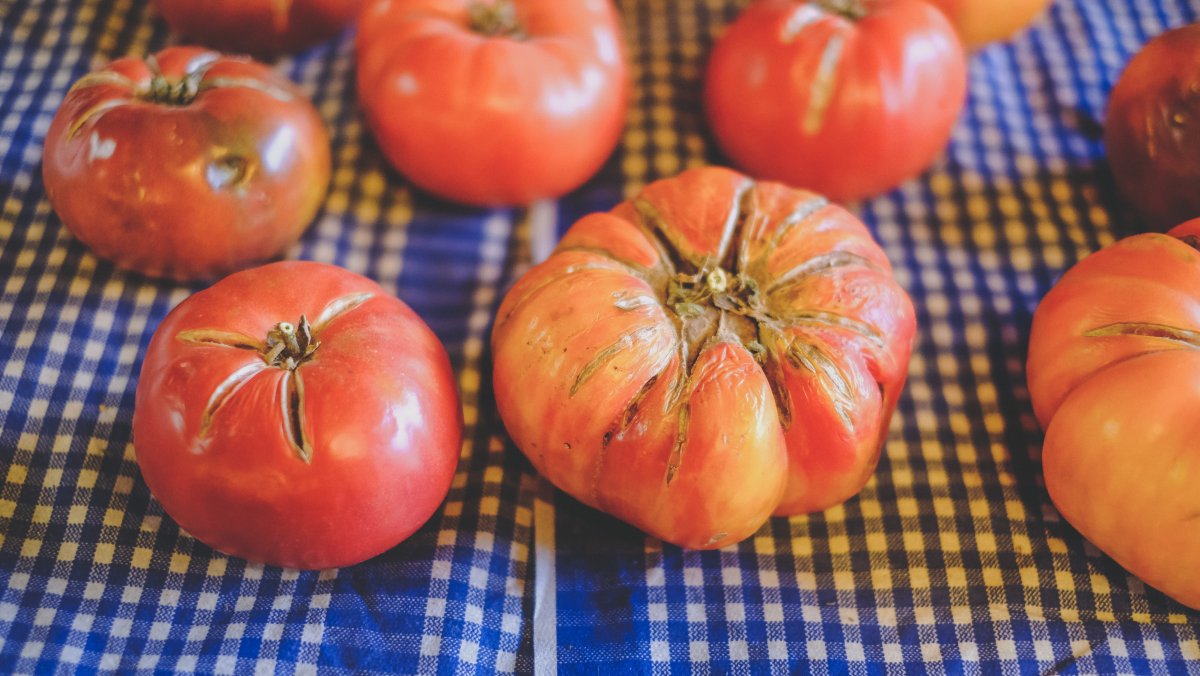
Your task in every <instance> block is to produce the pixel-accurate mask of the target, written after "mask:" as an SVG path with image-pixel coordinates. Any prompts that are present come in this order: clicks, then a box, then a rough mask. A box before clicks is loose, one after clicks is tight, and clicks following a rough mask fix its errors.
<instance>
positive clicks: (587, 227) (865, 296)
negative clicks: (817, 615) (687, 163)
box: [492, 168, 915, 549]
mask: <svg viewBox="0 0 1200 676" xmlns="http://www.w3.org/2000/svg"><path fill="white" fill-rule="evenodd" d="M914 330H915V320H914V316H913V307H912V303H911V301H910V300H909V297H908V295H907V294H906V293H905V292H904V290H903V289H901V288H900V286H899V285H898V284H897V283H896V281H895V279H893V277H892V272H891V266H890V265H889V263H888V259H887V258H886V257H885V255H884V253H883V251H882V250H881V249H880V248H879V246H878V245H877V244H876V243H875V241H874V240H873V239H872V238H871V235H870V232H869V231H868V230H867V228H866V227H865V226H864V225H863V224H862V223H861V222H860V221H859V220H858V219H856V218H855V217H854V216H853V215H851V214H850V213H849V212H848V211H846V210H844V209H842V208H841V207H838V206H834V205H831V204H829V203H828V202H827V201H826V200H825V199H823V198H821V197H818V196H817V195H814V194H812V193H809V192H805V191H801V190H793V189H791V188H788V187H785V186H783V185H781V184H778V183H754V182H753V181H751V180H750V179H748V178H747V177H745V176H743V175H741V174H738V173H735V172H733V171H729V170H727V169H719V168H705V169H695V170H691V171H688V172H685V173H684V174H681V175H680V176H678V177H676V178H672V179H667V180H662V181H658V182H656V183H652V184H651V185H649V186H648V187H647V188H646V189H645V190H643V191H642V193H641V194H640V195H638V196H637V197H636V198H634V199H633V200H631V201H627V202H623V203H621V204H619V205H617V207H616V208H614V209H613V210H612V211H611V212H608V213H600V214H592V215H590V216H587V217H585V218H584V219H582V220H580V221H579V222H578V223H576V224H575V225H574V226H573V227H572V228H571V229H570V231H569V232H567V234H566V235H565V236H564V237H563V240H562V241H561V243H560V244H559V246H558V248H557V249H556V250H555V252H554V253H553V254H552V255H551V256H550V258H549V259H548V260H546V262H544V263H542V264H541V265H538V266H537V267H535V268H533V270H531V271H530V272H529V273H528V274H527V275H525V276H524V277H522V278H521V279H520V280H519V281H518V282H517V284H516V285H515V286H514V287H513V289H512V290H511V291H510V292H509V294H508V295H507V297H506V298H505V299H504V302H503V303H502V304H501V307H500V310H499V314H498V316H497V320H496V325H495V328H494V330H493V333H492V350H493V358H494V385H495V391H496V401H497V404H498V406H499V410H500V414H501V417H502V418H503V420H504V424H505V426H506V427H507V429H508V432H509V434H510V435H511V436H512V438H513V441H515V442H516V444H517V446H518V447H520V448H521V450H522V451H524V453H525V454H526V455H527V456H528V457H529V459H530V460H531V461H532V462H533V464H534V466H535V467H537V469H538V470H539V471H541V472H542V473H543V474H544V475H545V476H546V477H547V478H549V480H550V481H551V482H553V483H554V484H555V485H557V486H558V487H559V488H561V489H562V490H564V491H566V492H567V493H570V494H571V495H573V496H575V497H576V498H577V499H579V500H581V501H583V502H584V503H587V504H588V505H591V506H593V507H596V508H597V509H600V510H603V511H605V512H609V513H611V514H613V515H615V516H617V517H618V518H620V519H623V520H625V521H627V522H629V523H631V524H633V525H635V526H637V527H639V528H641V529H642V530H645V531H646V532H647V533H650V534H651V535H653V536H655V537H658V538H661V539H663V540H666V541H668V542H672V543H675V544H678V545H681V546H685V547H693V548H702V549H704V548H716V547H723V546H725V545H728V544H732V543H735V542H738V541H740V540H742V539H744V538H746V537H748V536H750V535H751V534H752V533H754V531H755V530H757V529H758V528H759V527H760V526H762V524H763V523H764V522H765V521H766V519H767V517H769V516H770V515H772V514H780V515H791V514H800V513H803V512H813V511H818V510H823V509H826V508H828V507H831V506H833V505H836V504H838V503H840V502H842V501H844V500H846V499H848V498H850V497H851V496H853V495H854V494H855V493H857V492H858V491H859V490H861V489H862V487H863V485H864V484H866V482H867V480H868V479H869V478H870V476H871V473H872V472H873V470H874V468H875V465H876V463H877V462H878V459H879V453H880V449H881V447H882V444H883V442H884V440H885V438H886V435H887V430H888V421H889V419H890V417H891V414H892V411H893V409H894V407H895V405H896V400H897V397H898V396H899V394H900V390H901V388H902V387H903V384H904V380H905V376H906V374H907V369H908V359H909V355H910V352H911V350H912V340H913V333H914Z"/></svg>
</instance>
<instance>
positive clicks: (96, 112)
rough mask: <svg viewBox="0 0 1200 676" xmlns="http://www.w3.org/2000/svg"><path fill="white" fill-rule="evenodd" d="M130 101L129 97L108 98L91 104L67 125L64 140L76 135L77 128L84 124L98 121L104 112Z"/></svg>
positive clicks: (77, 133)
mask: <svg viewBox="0 0 1200 676" xmlns="http://www.w3.org/2000/svg"><path fill="white" fill-rule="evenodd" d="M132 101H133V99H129V98H120V99H110V100H108V101H104V102H102V103H97V104H96V105H94V106H92V107H91V108H88V109H87V110H86V111H84V112H83V113H82V114H80V115H79V117H76V118H75V120H74V121H73V122H71V125H70V126H69V127H67V135H66V140H68V141H70V140H71V139H73V138H75V137H76V136H78V135H79V130H81V129H83V128H84V127H85V126H87V124H88V123H89V122H90V123H95V122H98V121H99V120H100V118H102V117H104V114H105V113H107V112H108V111H110V110H112V109H114V108H120V107H121V106H123V105H125V104H127V103H130V102H132ZM93 133H95V132H93Z"/></svg>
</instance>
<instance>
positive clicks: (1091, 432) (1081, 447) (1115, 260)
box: [1028, 220, 1200, 608]
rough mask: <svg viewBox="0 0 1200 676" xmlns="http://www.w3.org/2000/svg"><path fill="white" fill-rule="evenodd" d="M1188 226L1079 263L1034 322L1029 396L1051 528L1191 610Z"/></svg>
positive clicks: (1195, 587) (1196, 341) (1198, 291)
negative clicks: (1067, 530)
mask: <svg viewBox="0 0 1200 676" xmlns="http://www.w3.org/2000/svg"><path fill="white" fill-rule="evenodd" d="M1198 247H1200V220H1194V221H1189V222H1188V223H1185V224H1183V225H1181V226H1179V227H1177V228H1175V229H1174V230H1172V231H1171V232H1170V233H1169V234H1166V235H1163V234H1157V233H1154V234H1142V235H1135V236H1133V237H1129V238H1127V239H1124V240H1121V241H1120V242H1117V243H1116V244H1113V245H1112V246H1109V247H1107V248H1105V249H1103V250H1101V251H1099V252H1098V253H1095V254H1092V255H1091V256H1088V257H1087V258H1085V259H1084V260H1083V261H1081V262H1080V263H1079V264H1078V265H1076V266H1075V267H1074V268H1072V269H1071V270H1069V271H1068V272H1067V274H1066V275H1064V276H1063V278H1062V280H1061V281H1060V282H1059V283H1058V284H1057V285H1056V286H1055V287H1054V288H1053V289H1052V290H1051V291H1050V293H1049V294H1047V295H1046V298H1045V300H1043V301H1042V304H1041V306H1039V307H1038V309H1037V312H1036V313H1035V314H1034V317H1033V330H1032V335H1031V336H1030V341H1029V365H1028V376H1029V393H1030V396H1031V397H1032V399H1033V406H1034V411H1035V412H1036V413H1037V417H1038V420H1039V421H1040V422H1041V424H1042V427H1043V428H1044V429H1045V430H1046V442H1045V446H1044V448H1043V450H1042V464H1043V470H1044V472H1045V476H1046V489H1047V490H1048V491H1049V492H1050V497H1051V499H1053V500H1054V504H1055V505H1056V506H1057V507H1058V510H1059V511H1060V512H1061V513H1062V515H1063V517H1065V518H1066V519H1067V521H1069V522H1070V523H1071V525H1073V526H1075V527H1076V528H1077V529H1079V532H1080V533H1082V534H1083V535H1084V537H1086V538H1087V539H1089V540H1091V541H1092V542H1093V543H1095V545H1096V546H1097V547H1099V548H1100V549H1102V550H1103V551H1104V552H1105V553H1107V554H1108V555H1109V556H1111V557H1113V559H1115V560H1116V561H1117V563H1120V564H1121V565H1122V566H1124V567H1125V568H1126V569H1127V570H1129V571H1130V572H1131V573H1133V574H1134V575H1137V576H1138V577H1140V578H1142V580H1144V581H1145V582H1146V583H1147V584H1149V585H1150V586H1152V587H1155V588H1157V589H1160V590H1162V591H1163V592H1164V593H1166V594H1167V595H1169V596H1171V597H1173V598H1175V599H1176V600H1178V601H1180V602H1181V603H1184V604H1185V605H1188V606H1191V607H1193V608H1200V575H1197V571H1198V570H1200V492H1198V491H1197V490H1196V485H1197V484H1198V483H1200V417H1197V416H1196V410H1197V408H1198V407H1200V251H1198V250H1197V248H1198Z"/></svg>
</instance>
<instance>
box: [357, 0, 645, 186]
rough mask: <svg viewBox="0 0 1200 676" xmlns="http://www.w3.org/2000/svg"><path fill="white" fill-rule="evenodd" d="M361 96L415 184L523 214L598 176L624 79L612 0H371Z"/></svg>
mask: <svg viewBox="0 0 1200 676" xmlns="http://www.w3.org/2000/svg"><path fill="white" fill-rule="evenodd" d="M358 94H359V99H360V101H361V102H362V106H363V110H364V112H365V114H366V118H367V122H368V124H369V125H370V128H371V130H372V131H373V132H374V133H375V137H376V138H377V139H378V141H379V145H380V148H381V149H382V150H383V152H384V154H385V155H386V156H387V158H388V160H389V161H390V162H391V163H392V164H393V165H395V167H396V168H397V169H399V170H400V172H401V173H403V174H404V175H405V176H407V177H408V178H409V179H410V180H411V181H412V182H413V183H414V184H416V185H417V186H419V187H421V188H423V189H425V190H428V191H429V192H432V193H434V194H436V195H440V196H442V197H446V198H449V199H452V200H456V201H459V202H466V203H470V204H479V205H500V204H524V203H528V202H532V201H534V200H536V199H539V198H544V197H556V196H559V195H562V194H563V193H566V192H569V191H570V190H572V189H574V188H576V187H578V186H579V185H580V184H582V183H583V182H584V181H586V180H587V179H588V178H589V177H591V176H592V174H594V173H596V171H597V170H598V169H599V168H600V166H601V165H602V164H603V163H604V161H605V159H607V157H608V156H609V155H610V154H611V153H612V150H613V148H614V147H615V146H616V144H617V140H618V138H619V136H620V132H621V128H622V126H623V124H624V120H625V108H626V102H627V100H628V97H629V75H628V67H627V66H626V63H625V57H624V48H623V46H622V40H621V34H620V31H619V28H618V24H617V16H616V13H615V12H614V11H613V8H612V5H611V3H610V2H609V0H496V1H495V2H491V3H488V2H476V1H474V0H377V1H376V2H375V3H374V4H372V5H370V6H369V7H368V8H367V10H366V12H365V13H364V15H363V20H362V22H361V25H360V27H359V33H358Z"/></svg>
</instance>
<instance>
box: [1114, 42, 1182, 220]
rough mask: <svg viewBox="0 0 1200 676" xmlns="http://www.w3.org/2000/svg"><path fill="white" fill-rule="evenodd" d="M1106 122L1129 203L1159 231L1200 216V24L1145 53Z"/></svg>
mask: <svg viewBox="0 0 1200 676" xmlns="http://www.w3.org/2000/svg"><path fill="white" fill-rule="evenodd" d="M1107 118H1108V119H1107V121H1106V123H1105V124H1106V126H1105V132H1104V141H1105V145H1106V146H1107V148H1108V154H1109V165H1110V166H1111V167H1112V171H1113V175H1114V176H1115V177H1116V179H1117V185H1118V186H1119V187H1120V189H1121V193H1122V194H1123V195H1124V196H1125V198H1126V199H1127V200H1129V201H1130V202H1131V203H1132V204H1133V206H1134V207H1136V208H1137V210H1138V211H1139V212H1141V214H1142V216H1143V217H1144V218H1146V219H1147V220H1148V221H1149V222H1150V224H1151V225H1153V226H1155V227H1156V228H1160V229H1166V228H1168V227H1170V226H1172V225H1174V224H1176V223H1181V222H1183V221H1185V220H1188V219H1192V218H1197V217H1200V190H1197V186H1200V25H1197V24H1193V25H1190V26H1184V27H1183V28H1177V29H1175V30H1172V31H1168V32H1166V33H1163V34H1162V35H1160V36H1158V37H1157V38H1155V39H1154V40H1151V41H1150V43H1149V44H1148V45H1146V46H1145V47H1144V48H1142V51H1140V52H1138V54H1137V55H1136V56H1134V57H1133V60H1132V61H1130V62H1129V65H1128V66H1127V67H1126V68H1125V72H1124V73H1122V74H1121V79H1120V80H1118V81H1117V86H1116V87H1115V88H1114V89H1113V92H1112V94H1111V96H1110V97H1109V100H1108V114H1107Z"/></svg>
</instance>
